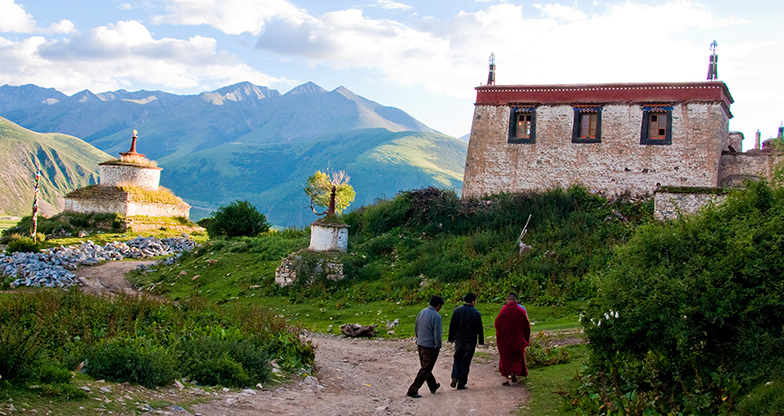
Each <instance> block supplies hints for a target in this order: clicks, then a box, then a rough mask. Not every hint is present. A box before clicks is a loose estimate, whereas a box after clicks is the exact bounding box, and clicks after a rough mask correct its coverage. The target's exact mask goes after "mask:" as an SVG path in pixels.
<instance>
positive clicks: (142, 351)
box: [86, 338, 177, 388]
mask: <svg viewBox="0 0 784 416" xmlns="http://www.w3.org/2000/svg"><path fill="white" fill-rule="evenodd" d="M87 357H88V358H87V367H86V368H87V374H89V375H90V376H92V377H94V378H96V379H106V380H110V381H117V382H129V383H135V384H141V385H142V386H145V387H149V388H153V387H158V386H164V385H167V384H171V383H173V382H174V379H175V378H176V377H177V372H176V368H177V361H176V360H175V358H174V356H173V354H172V353H171V352H169V351H168V350H166V349H165V348H163V347H161V346H158V345H155V344H154V343H153V342H151V341H150V340H148V339H145V338H134V339H131V338H120V339H112V340H109V341H107V342H103V343H100V344H98V345H96V346H95V347H94V348H93V349H92V351H90V352H88V354H87Z"/></svg>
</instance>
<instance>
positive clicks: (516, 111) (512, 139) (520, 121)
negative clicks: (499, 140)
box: [509, 107, 536, 143]
mask: <svg viewBox="0 0 784 416" xmlns="http://www.w3.org/2000/svg"><path fill="white" fill-rule="evenodd" d="M509 143H536V108H533V107H515V108H512V117H511V118H510V120H509Z"/></svg>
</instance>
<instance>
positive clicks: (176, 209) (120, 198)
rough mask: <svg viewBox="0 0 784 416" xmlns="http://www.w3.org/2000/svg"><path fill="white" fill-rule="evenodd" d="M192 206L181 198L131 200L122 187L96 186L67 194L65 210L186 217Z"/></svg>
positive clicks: (83, 212)
mask: <svg viewBox="0 0 784 416" xmlns="http://www.w3.org/2000/svg"><path fill="white" fill-rule="evenodd" d="M190 209H191V206H190V205H188V204H187V203H185V202H183V201H182V200H180V202H179V203H177V204H161V203H151V202H138V201H131V200H130V198H129V196H128V192H126V191H123V190H122V189H120V188H116V187H108V186H94V187H88V188H80V189H77V190H75V191H73V192H71V193H70V194H68V195H66V196H65V209H64V210H65V211H69V212H76V213H81V214H89V213H91V212H97V213H113V212H117V213H120V214H122V215H124V216H126V217H131V216H137V215H140V216H148V217H185V218H188V216H189V214H190Z"/></svg>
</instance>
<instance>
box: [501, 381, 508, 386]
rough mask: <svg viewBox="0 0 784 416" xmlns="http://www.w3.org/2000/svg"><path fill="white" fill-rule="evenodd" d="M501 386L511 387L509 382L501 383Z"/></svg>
mask: <svg viewBox="0 0 784 416" xmlns="http://www.w3.org/2000/svg"><path fill="white" fill-rule="evenodd" d="M501 385H502V386H508V385H509V382H508V381H504V382H503V383H501Z"/></svg>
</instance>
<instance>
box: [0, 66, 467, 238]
mask: <svg viewBox="0 0 784 416" xmlns="http://www.w3.org/2000/svg"><path fill="white" fill-rule="evenodd" d="M0 116H2V117H5V118H7V119H8V120H11V121H13V122H14V123H17V124H19V125H20V126H22V127H24V128H27V129H30V130H33V131H36V132H41V133H53V132H57V133H63V134H68V135H72V136H76V137H79V138H81V139H82V140H84V141H85V142H87V143H89V144H90V145H92V146H95V147H96V148H98V149H100V150H102V151H105V152H108V153H110V154H117V153H118V152H121V151H126V150H127V149H128V148H129V145H130V137H131V131H132V130H138V131H139V133H138V137H139V139H138V144H137V150H138V151H139V152H141V153H144V154H146V155H147V158H149V159H153V160H156V161H157V162H158V165H159V166H160V167H162V168H163V171H162V174H161V185H162V186H166V187H168V188H170V189H172V191H174V192H175V193H176V194H178V195H180V196H181V197H183V198H184V199H185V200H186V201H188V202H189V203H191V204H192V205H194V208H193V209H192V217H194V218H199V217H202V216H205V215H207V214H208V212H209V211H211V210H212V209H214V208H217V207H218V206H219V205H225V204H227V203H229V202H231V201H233V200H235V199H247V200H249V201H251V202H252V203H254V204H255V205H256V206H257V207H258V208H259V209H260V210H262V212H265V213H266V214H267V217H268V218H269V219H270V221H271V222H273V223H274V224H276V225H296V226H301V225H305V224H307V223H308V222H311V221H313V220H314V219H315V218H316V217H315V216H314V215H313V214H312V213H311V212H310V211H309V210H307V209H306V208H305V207H307V205H308V200H307V198H306V197H305V195H304V192H302V189H301V188H302V185H301V184H302V183H304V182H305V180H306V179H307V177H308V176H310V175H311V174H313V173H314V172H315V171H316V170H319V169H320V170H324V169H327V168H331V169H333V170H345V171H346V172H347V173H348V175H349V176H350V177H351V178H352V179H351V182H350V183H351V184H352V185H353V186H354V187H355V190H356V191H357V200H356V201H355V203H354V204H352V208H356V207H358V206H361V205H363V204H368V203H372V202H374V201H375V200H376V199H378V198H381V197H392V196H394V195H395V194H396V193H397V192H398V191H401V190H406V189H411V188H418V187H422V186H431V185H432V186H439V187H449V188H460V186H462V175H463V168H464V166H463V165H464V163H465V154H466V150H467V143H465V142H464V141H462V140H459V139H455V138H453V137H450V136H446V135H443V134H440V133H437V132H435V131H434V130H432V129H430V128H429V127H427V126H426V125H424V124H423V123H421V122H420V121H418V120H416V119H415V118H413V117H411V116H410V115H408V114H407V113H406V112H404V111H402V110H400V109H398V108H394V107H387V106H383V105H381V104H379V103H376V102H374V101H371V100H368V99H366V98H363V97H360V96H358V95H356V94H354V93H352V92H351V91H349V90H348V89H346V88H344V87H338V88H336V89H334V90H332V91H327V90H324V89H323V88H321V87H319V86H318V85H316V84H314V83H306V84H303V85H300V86H298V87H296V88H294V89H292V90H291V91H289V92H287V93H285V94H280V93H279V92H278V91H276V90H274V89H269V88H266V87H260V86H256V85H253V84H251V83H248V82H243V83H239V84H235V85H231V86H227V87H223V88H220V89H218V90H215V91H211V92H203V93H200V94H196V95H177V94H171V93H166V92H162V91H135V92H129V91H125V90H118V91H113V92H104V93H100V94H94V93H92V92H90V91H88V90H85V91H81V92H78V93H76V94H74V95H71V96H67V95H65V94H63V93H61V92H59V91H57V90H55V89H51V88H42V87H38V86H35V85H23V86H9V85H5V86H2V87H0ZM101 161H103V160H97V161H96V162H101ZM2 209H3V207H2V206H0V210H2Z"/></svg>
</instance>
